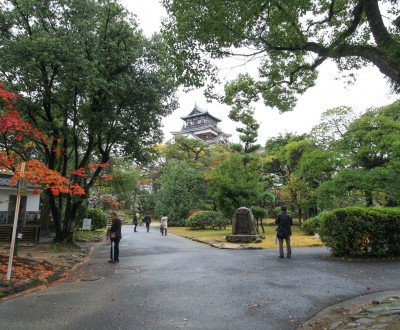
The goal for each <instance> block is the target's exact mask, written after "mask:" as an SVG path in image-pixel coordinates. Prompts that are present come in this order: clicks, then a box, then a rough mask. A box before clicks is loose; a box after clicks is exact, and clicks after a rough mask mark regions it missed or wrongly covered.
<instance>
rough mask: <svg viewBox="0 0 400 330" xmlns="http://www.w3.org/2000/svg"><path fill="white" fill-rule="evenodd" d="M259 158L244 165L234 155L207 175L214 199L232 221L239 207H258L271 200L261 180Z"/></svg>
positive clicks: (241, 160) (240, 159)
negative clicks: (264, 201) (267, 199)
mask: <svg viewBox="0 0 400 330" xmlns="http://www.w3.org/2000/svg"><path fill="white" fill-rule="evenodd" d="M260 173H261V161H260V158H257V159H253V160H252V161H251V162H250V163H248V164H246V165H244V164H243V158H242V156H241V155H240V154H237V153H235V154H233V155H231V156H230V157H228V158H226V159H225V160H224V161H223V162H222V163H220V164H219V165H217V166H216V167H215V168H212V170H211V172H210V173H209V174H208V175H207V183H208V184H209V185H210V188H211V192H210V193H211V195H212V197H213V198H214V200H215V201H216V204H217V206H218V208H219V209H220V210H221V211H222V213H223V214H224V216H225V217H227V218H229V219H230V218H231V217H232V215H233V213H234V212H235V210H236V209H237V208H239V207H242V206H244V207H250V206H258V205H260V204H261V203H262V201H263V200H264V199H266V198H269V197H272V196H271V194H270V193H268V192H267V191H266V190H265V183H264V182H263V180H260Z"/></svg>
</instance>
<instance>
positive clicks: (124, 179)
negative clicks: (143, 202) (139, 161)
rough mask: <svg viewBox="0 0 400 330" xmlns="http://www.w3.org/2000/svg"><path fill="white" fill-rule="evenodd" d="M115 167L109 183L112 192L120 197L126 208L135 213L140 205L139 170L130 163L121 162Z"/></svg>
mask: <svg viewBox="0 0 400 330" xmlns="http://www.w3.org/2000/svg"><path fill="white" fill-rule="evenodd" d="M115 165H117V166H115ZM115 165H114V167H113V170H112V172H111V175H112V180H111V181H110V183H109V187H110V189H111V192H112V193H113V194H114V195H116V196H117V197H118V200H119V201H120V203H122V204H123V206H124V207H125V208H128V209H130V210H132V211H135V210H137V209H138V203H139V200H138V195H139V190H140V189H139V177H140V173H139V170H138V168H137V167H134V166H133V165H132V163H130V162H119V164H115Z"/></svg>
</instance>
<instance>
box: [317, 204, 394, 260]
mask: <svg viewBox="0 0 400 330" xmlns="http://www.w3.org/2000/svg"><path fill="white" fill-rule="evenodd" d="M319 234H320V236H321V240H322V241H323V242H324V243H325V245H326V246H327V247H328V248H329V249H330V250H331V252H332V254H333V255H334V256H337V257H394V256H400V208H387V207H380V208H378V207H373V208H362V207H348V208H343V209H336V210H333V211H330V212H325V213H323V214H322V215H321V227H320V230H319Z"/></svg>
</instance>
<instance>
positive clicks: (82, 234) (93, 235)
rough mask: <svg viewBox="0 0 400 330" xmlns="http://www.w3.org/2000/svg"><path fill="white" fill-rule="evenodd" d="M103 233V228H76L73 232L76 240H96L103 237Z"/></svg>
mask: <svg viewBox="0 0 400 330" xmlns="http://www.w3.org/2000/svg"><path fill="white" fill-rule="evenodd" d="M105 233H106V229H105V228H103V229H96V230H76V231H75V232H74V238H75V240H77V241H87V242H98V241H100V240H101V239H102V238H103V236H104V234H105Z"/></svg>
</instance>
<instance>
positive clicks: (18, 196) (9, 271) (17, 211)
mask: <svg viewBox="0 0 400 330" xmlns="http://www.w3.org/2000/svg"><path fill="white" fill-rule="evenodd" d="M24 172H25V162H23V163H22V164H21V173H20V175H21V176H23V175H24ZM20 204H21V194H20V190H19V189H18V193H17V203H16V205H15V214H14V225H13V231H12V237H11V246H10V254H9V257H8V269H7V281H9V280H10V279H11V269H12V263H13V258H14V246H15V239H16V236H17V226H18V216H19V206H20Z"/></svg>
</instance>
